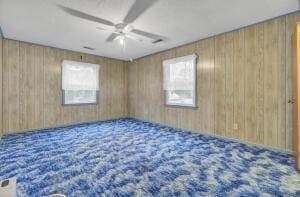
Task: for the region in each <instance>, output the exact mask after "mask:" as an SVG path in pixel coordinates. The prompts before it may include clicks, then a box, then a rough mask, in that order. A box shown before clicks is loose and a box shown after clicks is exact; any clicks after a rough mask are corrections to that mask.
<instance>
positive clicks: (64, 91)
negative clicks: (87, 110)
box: [61, 60, 101, 107]
mask: <svg viewBox="0 0 300 197" xmlns="http://www.w3.org/2000/svg"><path fill="white" fill-rule="evenodd" d="M64 61H69V62H79V61H73V60H63V61H62V63H61V105H62V106H66V107H67V106H70V107H72V106H87V105H98V104H99V100H100V78H98V83H99V90H95V92H96V102H91V103H66V96H65V94H66V90H64V89H63V87H62V81H63V72H62V69H63V62H64ZM79 63H84V64H90V63H88V62H79ZM100 67H101V66H100V65H99V68H100ZM98 72H99V73H98V75H99V77H100V69H99V71H98Z"/></svg>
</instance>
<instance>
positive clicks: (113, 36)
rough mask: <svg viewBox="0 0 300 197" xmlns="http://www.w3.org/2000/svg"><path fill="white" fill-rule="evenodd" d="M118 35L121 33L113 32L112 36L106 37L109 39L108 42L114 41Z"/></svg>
mask: <svg viewBox="0 0 300 197" xmlns="http://www.w3.org/2000/svg"><path fill="white" fill-rule="evenodd" d="M118 36H119V34H117V33H112V34H110V36H109V37H108V38H107V39H106V41H107V42H112V41H114V40H115V39H116V38H117V37H118Z"/></svg>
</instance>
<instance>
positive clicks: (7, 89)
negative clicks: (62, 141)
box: [2, 40, 128, 133]
mask: <svg viewBox="0 0 300 197" xmlns="http://www.w3.org/2000/svg"><path fill="white" fill-rule="evenodd" d="M3 46H4V49H3V63H4V64H3V73H4V75H3V76H4V78H3V104H4V105H3V106H5V107H4V108H3V113H2V114H3V120H4V124H3V130H4V132H5V133H12V132H18V131H24V130H31V129H37V128H45V127H46V128H47V127H54V126H61V125H68V124H75V123H81V122H90V121H96V120H104V119H111V118H120V117H127V116H128V115H127V63H124V62H123V61H119V60H112V59H108V58H102V57H96V56H92V55H85V54H80V53H76V52H70V51H65V50H58V49H54V48H49V47H42V46H37V45H33V44H27V43H23V42H18V41H12V40H4V43H3ZM64 59H67V60H74V61H84V62H90V63H98V64H100V65H101V69H100V93H99V95H100V104H99V105H82V106H62V97H61V96H62V93H61V64H62V61H63V60H64Z"/></svg>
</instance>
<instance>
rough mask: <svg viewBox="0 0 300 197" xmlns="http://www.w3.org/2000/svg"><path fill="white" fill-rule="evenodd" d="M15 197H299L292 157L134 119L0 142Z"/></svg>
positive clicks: (2, 174) (4, 174) (0, 158)
mask: <svg viewBox="0 0 300 197" xmlns="http://www.w3.org/2000/svg"><path fill="white" fill-rule="evenodd" d="M0 165H1V166H0V167H1V168H0V179H5V178H8V177H17V182H18V183H17V194H18V196H34V197H36V196H46V195H49V194H53V193H63V194H66V195H67V196H247V197H249V196H300V173H299V172H297V171H296V170H295V168H294V165H295V164H294V159H293V157H292V155H289V154H285V153H280V152H274V151H270V150H267V149H262V148H258V147H253V146H248V145H244V144H240V143H237V142H232V141H227V140H221V139H218V138H214V137H209V136H205V135H201V134H195V133H190V132H186V131H182V130H180V129H174V128H170V127H166V126H161V125H157V124H153V123H147V122H142V121H138V120H134V119H119V120H113V121H105V122H99V123H95V124H83V125H77V126H70V127H64V128H57V129H46V130H43V131H42V132H40V131H35V132H28V133H22V134H14V135H7V136H4V137H3V139H2V140H1V143H0Z"/></svg>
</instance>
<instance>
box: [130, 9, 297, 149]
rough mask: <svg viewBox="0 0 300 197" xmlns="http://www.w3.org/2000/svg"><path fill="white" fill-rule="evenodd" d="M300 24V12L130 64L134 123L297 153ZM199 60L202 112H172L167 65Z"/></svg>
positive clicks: (174, 109)
mask: <svg viewBox="0 0 300 197" xmlns="http://www.w3.org/2000/svg"><path fill="white" fill-rule="evenodd" d="M296 21H300V13H299V12H298V13H295V14H291V15H287V16H283V17H280V18H277V19H274V20H271V21H267V22H264V23H261V24H257V25H255V26H251V27H247V28H243V29H240V30H237V31H234V32H230V33H226V34H223V35H219V36H216V37H213V38H209V39H206V40H202V41H199V42H196V43H193V44H190V45H186V46H183V47H179V48H175V49H172V50H169V51H165V52H162V53H158V54H155V55H151V56H147V57H145V58H141V59H138V60H136V61H134V62H132V63H130V65H129V77H128V79H129V111H130V116H131V117H134V118H139V119H144V120H149V121H153V122H158V123H162V124H167V125H171V126H175V127H180V128H186V129H190V130H194V131H201V132H206V133H209V134H214V135H219V136H224V137H229V138H235V139H239V140H243V141H248V142H252V143H257V144H261V145H266V146H270V147H274V148H280V149H285V150H292V146H293V144H292V141H293V140H292V136H293V135H292V132H293V124H292V121H293V118H292V115H293V114H292V107H293V106H292V104H290V103H289V102H288V101H289V100H290V99H292V60H291V58H292V47H291V35H292V33H293V31H294V28H295V23H296ZM191 53H196V54H198V56H199V61H198V65H197V68H198V72H197V77H198V78H197V83H198V88H197V94H198V101H197V102H198V108H197V109H196V110H193V109H183V108H171V107H166V106H164V94H163V84H162V82H163V72H162V61H163V60H165V59H169V58H174V57H178V56H184V55H188V54H191ZM234 124H237V126H238V128H237V129H234Z"/></svg>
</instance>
